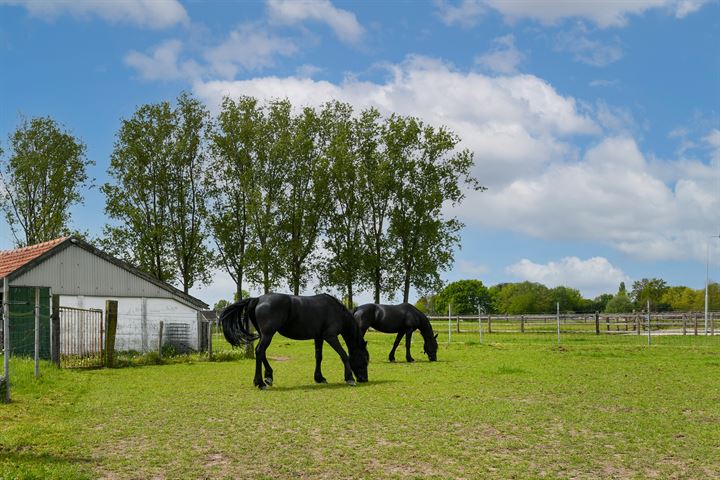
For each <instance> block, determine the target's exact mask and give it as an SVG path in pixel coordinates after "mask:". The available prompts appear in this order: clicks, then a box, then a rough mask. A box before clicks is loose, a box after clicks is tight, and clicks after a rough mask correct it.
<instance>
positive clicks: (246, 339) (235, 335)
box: [220, 297, 260, 347]
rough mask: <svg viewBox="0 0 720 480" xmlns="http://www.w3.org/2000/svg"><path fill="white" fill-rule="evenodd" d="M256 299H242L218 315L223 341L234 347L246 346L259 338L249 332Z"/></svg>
mask: <svg viewBox="0 0 720 480" xmlns="http://www.w3.org/2000/svg"><path fill="white" fill-rule="evenodd" d="M257 301H258V299H257V298H253V297H251V298H244V299H242V300H240V301H237V302H235V303H233V304H232V305H229V306H228V307H226V308H225V309H224V310H223V311H222V313H221V314H220V322H222V327H223V334H224V335H225V339H226V340H227V341H228V342H229V343H230V345H233V346H235V347H238V346H240V345H247V344H248V343H251V342H253V341H254V340H257V339H258V338H260V336H259V335H256V334H254V333H251V332H250V314H251V311H254V310H255V306H256V305H257Z"/></svg>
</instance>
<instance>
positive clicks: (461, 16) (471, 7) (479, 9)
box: [436, 0, 486, 28]
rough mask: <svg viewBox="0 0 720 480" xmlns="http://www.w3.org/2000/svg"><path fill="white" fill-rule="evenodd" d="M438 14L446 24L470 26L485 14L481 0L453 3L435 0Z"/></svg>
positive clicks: (465, 0)
mask: <svg viewBox="0 0 720 480" xmlns="http://www.w3.org/2000/svg"><path fill="white" fill-rule="evenodd" d="M436 3H437V5H438V15H439V16H440V19H441V20H442V21H443V23H445V24H446V25H459V26H461V27H465V28H467V27H472V26H474V25H476V24H477V22H478V20H479V19H480V17H482V16H483V15H484V14H485V11H486V8H485V6H484V2H483V0H461V1H460V2H459V3H457V4H453V3H452V2H450V1H447V0H437V1H436Z"/></svg>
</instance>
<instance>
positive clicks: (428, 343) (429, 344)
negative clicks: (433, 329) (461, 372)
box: [423, 333, 438, 362]
mask: <svg viewBox="0 0 720 480" xmlns="http://www.w3.org/2000/svg"><path fill="white" fill-rule="evenodd" d="M437 351H438V343H437V333H436V334H435V335H432V333H431V334H430V335H428V336H427V338H425V345H423V352H424V353H425V354H426V355H427V356H428V359H430V361H431V362H434V361H435V360H437Z"/></svg>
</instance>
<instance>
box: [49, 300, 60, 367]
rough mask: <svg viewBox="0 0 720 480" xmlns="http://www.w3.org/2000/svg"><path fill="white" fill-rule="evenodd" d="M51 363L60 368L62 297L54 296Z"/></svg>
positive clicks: (51, 323)
mask: <svg viewBox="0 0 720 480" xmlns="http://www.w3.org/2000/svg"><path fill="white" fill-rule="evenodd" d="M50 361H51V362H52V363H53V364H54V365H55V366H56V367H57V368H60V295H53V296H52V315H51V316H50Z"/></svg>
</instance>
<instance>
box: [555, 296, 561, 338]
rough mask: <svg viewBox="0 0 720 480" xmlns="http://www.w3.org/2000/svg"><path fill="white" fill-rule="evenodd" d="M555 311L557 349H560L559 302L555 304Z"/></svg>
mask: <svg viewBox="0 0 720 480" xmlns="http://www.w3.org/2000/svg"><path fill="white" fill-rule="evenodd" d="M556 305H557V310H556V311H555V312H556V313H555V315H556V316H557V335H558V347H560V302H557V303H556Z"/></svg>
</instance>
